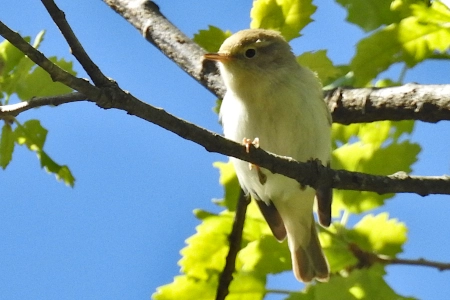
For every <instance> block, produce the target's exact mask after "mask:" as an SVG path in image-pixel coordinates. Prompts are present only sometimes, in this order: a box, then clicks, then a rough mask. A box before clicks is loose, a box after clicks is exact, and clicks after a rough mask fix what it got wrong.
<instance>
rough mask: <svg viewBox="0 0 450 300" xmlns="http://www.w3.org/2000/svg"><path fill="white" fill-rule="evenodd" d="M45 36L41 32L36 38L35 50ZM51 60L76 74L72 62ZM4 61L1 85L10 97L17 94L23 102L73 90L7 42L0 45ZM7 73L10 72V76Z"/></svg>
mask: <svg viewBox="0 0 450 300" xmlns="http://www.w3.org/2000/svg"><path fill="white" fill-rule="evenodd" d="M44 34H45V31H41V32H39V34H38V35H37V36H36V38H35V40H34V42H33V46H34V47H35V48H37V47H38V46H39V45H40V43H41V42H42V41H43V38H44ZM26 39H27V41H29V40H30V38H26ZM2 46H3V47H2ZM49 59H50V61H51V62H53V63H55V64H56V65H57V66H59V67H61V68H62V69H63V70H65V71H67V72H68V73H70V74H72V75H75V74H76V73H75V71H74V70H73V66H72V62H67V61H65V60H64V59H57V58H56V57H50V58H49ZM2 60H3V61H5V63H6V67H5V69H4V71H3V75H4V76H3V77H2V78H1V79H0V83H1V85H2V91H3V92H4V93H6V94H7V95H8V96H10V95H12V94H14V93H16V94H17V95H18V97H19V98H20V99H21V100H29V99H31V98H32V97H44V96H54V95H60V94H66V93H69V92H70V91H72V89H71V88H69V87H67V86H65V85H63V84H62V83H59V82H54V81H53V80H52V78H51V77H50V75H48V73H47V72H45V71H44V70H43V69H42V68H41V67H38V66H36V65H35V64H34V62H33V61H31V60H30V59H29V58H28V57H26V56H25V55H23V54H22V53H21V52H20V51H19V50H17V49H16V48H14V46H11V45H10V44H8V43H6V42H3V43H2V44H0V62H1V61H2ZM0 66H1V64H0ZM0 69H1V68H0ZM11 71H13V72H11ZM5 72H8V74H7V73H5Z"/></svg>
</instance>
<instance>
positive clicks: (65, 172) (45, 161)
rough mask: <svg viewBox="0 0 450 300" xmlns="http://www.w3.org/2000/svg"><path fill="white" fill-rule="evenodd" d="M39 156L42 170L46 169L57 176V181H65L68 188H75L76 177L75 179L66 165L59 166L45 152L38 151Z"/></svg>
mask: <svg viewBox="0 0 450 300" xmlns="http://www.w3.org/2000/svg"><path fill="white" fill-rule="evenodd" d="M37 155H38V158H39V159H40V161H41V167H42V168H44V169H45V170H46V171H47V172H49V173H53V174H55V176H56V179H58V180H62V181H64V183H65V184H67V185H68V186H71V187H73V186H74V184H75V177H73V175H72V173H71V172H70V170H69V167H68V166H66V165H63V166H61V165H59V164H57V163H56V162H55V161H54V160H53V159H51V158H50V156H48V155H47V153H45V152H44V151H43V150H41V151H37Z"/></svg>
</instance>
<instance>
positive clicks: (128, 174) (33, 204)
mask: <svg viewBox="0 0 450 300" xmlns="http://www.w3.org/2000/svg"><path fill="white" fill-rule="evenodd" d="M57 4H58V5H60V7H61V8H62V9H63V10H65V12H66V16H67V19H68V21H69V22H70V24H71V25H72V26H73V29H74V31H75V33H76V34H77V36H78V37H79V39H80V41H81V42H82V44H83V45H84V46H85V49H86V50H87V52H88V53H89V54H90V55H91V57H92V58H93V60H94V61H95V62H96V63H97V64H98V65H99V67H100V68H101V69H102V70H103V71H104V73H105V74H106V75H107V76H109V77H111V78H114V79H115V80H116V81H117V82H118V83H119V85H120V86H121V87H122V88H124V89H126V90H129V91H131V92H132V93H133V94H134V95H135V96H137V97H139V98H140V99H142V100H144V101H146V102H148V103H150V104H152V105H154V106H158V107H163V108H164V109H165V110H167V111H168V112H170V113H172V114H174V115H176V116H178V117H181V118H184V119H186V120H188V121H190V122H193V123H196V124H198V125H200V126H203V127H206V128H208V129H210V130H213V131H216V132H221V128H220V126H219V124H218V123H217V116H216V115H215V114H214V113H213V112H212V107H213V106H214V103H215V97H214V96H213V95H212V94H210V93H209V92H208V91H206V90H205V89H204V88H203V87H201V86H200V85H199V84H197V83H196V82H195V81H194V80H193V79H191V78H189V76H187V75H186V74H185V73H184V72H182V71H180V69H178V67H177V66H176V65H174V64H173V63H172V62H171V61H170V60H168V59H167V58H165V57H164V56H163V55H162V54H161V53H159V52H158V51H157V50H155V49H154V47H153V46H152V45H150V44H149V43H147V42H146V41H145V40H144V39H143V38H142V36H141V35H140V33H139V32H137V31H136V30H135V29H134V28H133V27H132V26H131V25H129V24H128V23H127V22H126V21H125V20H123V19H122V18H121V17H120V16H119V15H117V14H116V13H115V12H114V11H112V10H111V9H110V8H109V7H108V6H106V5H105V4H104V3H103V2H101V1H88V0H79V1H67V0H65V1H57ZM158 4H159V6H160V8H161V11H162V12H163V13H164V14H165V15H166V16H167V17H168V18H169V19H170V20H171V21H172V22H173V23H174V24H176V25H177V26H179V27H180V28H181V30H182V31H184V32H185V33H186V34H187V35H188V36H192V35H193V34H194V33H195V32H196V31H197V30H198V29H204V28H207V26H208V25H215V26H218V27H220V28H222V29H229V30H231V31H232V32H235V31H237V30H240V29H244V28H248V26H249V22H250V18H249V10H250V7H251V1H245V2H244V1H227V2H223V1H206V0H198V1H175V0H166V1H159V3H158ZM316 5H318V7H319V9H318V11H317V13H316V14H315V15H314V19H315V20H316V21H317V22H315V23H312V24H310V25H309V26H308V27H307V28H306V30H305V31H304V36H303V37H302V38H299V39H297V40H295V41H293V42H292V45H293V47H294V52H295V53H297V54H300V53H302V52H303V51H310V50H318V49H329V52H328V53H329V56H330V57H331V58H332V59H333V60H334V61H335V62H336V63H347V62H348V61H349V59H350V58H351V57H352V55H353V53H354V45H355V42H356V41H357V40H359V39H360V38H361V36H362V34H363V33H362V32H361V31H360V30H359V29H358V28H356V27H354V26H352V25H348V24H345V23H344V19H345V12H344V11H343V9H341V8H340V7H339V6H338V5H335V4H334V3H332V2H330V1H325V0H320V1H316ZM0 20H2V21H3V22H4V23H5V24H7V25H8V26H10V27H11V28H12V29H14V30H17V31H20V33H21V34H23V35H29V36H35V35H36V34H37V33H38V32H39V31H40V30H41V29H46V30H47V34H46V36H45V41H44V42H43V44H42V47H41V50H42V51H43V52H44V53H45V54H47V55H57V56H59V57H65V58H66V59H70V60H74V59H73V58H72V57H71V55H70V53H69V49H68V46H67V45H66V43H65V41H64V40H63V39H62V37H61V35H60V34H59V32H58V30H57V29H56V27H55V25H54V24H53V23H52V21H51V20H50V18H49V17H48V15H47V13H46V11H45V9H44V8H43V6H42V4H41V3H40V2H39V1H13V0H4V1H3V3H2V8H1V10H0ZM75 68H76V70H77V71H78V72H79V74H78V75H79V76H82V77H86V75H85V74H84V73H83V72H82V70H81V68H80V67H79V66H78V65H76V67H75ZM390 72H392V74H398V69H397V68H393V70H390ZM396 72H397V73H396ZM449 75H450V68H449V63H442V62H430V63H427V64H424V65H420V66H418V67H416V68H414V69H413V70H412V71H410V72H409V73H408V75H407V77H406V81H407V82H418V83H424V84H431V83H448V78H450V76H449ZM32 118H37V119H40V120H41V122H42V124H43V125H44V126H45V127H46V128H47V129H48V130H49V134H48V137H47V143H46V145H45V150H46V151H47V153H49V154H50V156H51V157H52V158H53V159H54V160H56V161H57V162H58V163H60V164H67V165H69V166H70V168H71V170H72V172H73V174H74V175H75V177H76V179H77V181H76V184H75V188H73V189H71V188H68V187H66V186H65V185H64V184H62V183H60V182H57V181H56V180H55V179H54V177H53V175H49V174H47V173H46V172H45V171H43V170H41V169H40V166H39V163H38V161H37V159H36V157H35V154H33V153H31V152H29V151H28V150H26V149H23V148H22V147H17V148H16V150H15V153H14V159H13V162H12V163H11V164H10V165H9V166H8V168H7V170H6V171H2V172H0V191H1V197H0V240H1V242H0V269H1V270H2V272H0V282H2V284H1V285H0V298H2V299H149V297H150V295H151V294H152V293H153V292H154V291H155V289H156V287H158V286H160V285H163V284H166V283H169V282H171V281H172V278H173V276H174V275H176V274H177V273H178V271H179V267H178V266H177V264H176V262H177V261H178V260H179V258H180V255H179V250H180V249H181V248H182V247H183V246H184V241H185V239H186V238H187V237H189V236H190V235H192V234H193V233H194V232H195V226H196V225H197V224H198V222H197V220H196V219H195V218H194V216H193V214H192V210H193V209H195V208H202V209H207V210H213V211H217V208H216V207H215V206H214V205H213V204H211V199H213V198H220V197H221V196H222V189H221V186H220V185H219V184H218V172H217V170H216V169H214V168H213V167H212V163H213V162H214V161H226V160H227V158H226V157H224V156H222V155H218V154H211V153H209V152H207V151H205V150H204V149H203V148H202V147H200V146H198V145H195V144H193V143H191V142H188V141H185V140H182V139H180V138H179V137H178V136H176V135H174V134H172V133H170V132H167V131H165V130H163V129H161V128H159V127H157V126H155V125H153V124H150V123H146V122H144V121H142V120H139V119H137V118H135V117H132V116H128V115H126V114H125V113H124V112H121V111H114V110H108V111H105V110H103V109H99V108H98V107H96V106H95V105H93V104H91V103H75V104H67V105H63V106H60V107H56V108H49V107H45V108H40V109H36V110H33V111H29V112H26V113H24V114H22V115H20V116H19V120H20V121H22V122H25V121H26V120H28V119H32ZM449 133H450V125H449V122H440V123H438V124H437V125H435V124H424V123H420V122H418V123H417V126H416V130H415V132H414V134H413V136H412V139H413V140H414V141H417V142H419V143H420V144H421V145H422V148H423V151H422V153H421V154H420V157H419V162H418V163H416V165H415V166H414V174H422V175H442V174H445V173H447V174H448V173H450V172H449V168H450V150H449V149H450V138H449ZM448 201H449V197H448V196H429V197H425V198H422V197H420V196H417V195H409V194H405V195H399V196H397V197H396V198H394V199H393V200H391V201H389V202H388V204H387V205H386V207H385V208H383V209H387V210H388V211H389V213H390V216H391V217H394V218H398V219H399V220H400V221H402V222H405V223H406V224H407V226H408V228H409V241H408V243H407V244H406V245H405V253H404V254H403V255H402V257H404V258H419V257H424V258H427V259H432V260H439V261H450V256H449V255H448V253H450V239H449V238H450V237H449V233H448V230H447V227H448V225H447V222H446V221H447V218H446V216H445V212H446V211H448V210H449V203H448ZM357 220H358V217H357V216H352V217H351V218H350V221H351V222H352V223H355V222H357ZM387 270H388V275H387V280H388V282H389V283H390V284H391V285H392V286H393V288H394V289H395V290H396V291H397V292H399V293H400V294H403V295H411V296H415V297H418V298H420V299H443V298H444V295H448V294H450V285H449V284H448V282H449V280H450V272H443V273H442V272H439V271H437V270H434V269H427V268H419V267H405V266H391V267H388V268H387ZM270 286H272V287H274V288H275V287H277V288H287V289H295V288H300V286H299V284H298V283H297V282H296V281H295V280H294V278H293V276H292V274H291V273H290V272H287V273H286V275H283V276H278V277H276V278H271V279H270ZM270 299H279V298H276V297H271V298H270Z"/></svg>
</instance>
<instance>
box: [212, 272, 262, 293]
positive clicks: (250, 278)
mask: <svg viewBox="0 0 450 300" xmlns="http://www.w3.org/2000/svg"><path fill="white" fill-rule="evenodd" d="M265 294H266V277H265V276H261V275H259V274H256V273H246V272H238V273H236V274H234V278H233V281H232V282H231V284H230V294H229V295H228V296H227V300H262V299H264V296H265ZM212 299H214V298H212Z"/></svg>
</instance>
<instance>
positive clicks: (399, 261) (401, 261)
mask: <svg viewBox="0 0 450 300" xmlns="http://www.w3.org/2000/svg"><path fill="white" fill-rule="evenodd" d="M378 258H379V260H380V261H381V262H383V263H385V264H389V265H409V266H422V267H430V268H435V269H438V270H439V271H450V263H443V262H438V261H432V260H427V259H424V258H419V259H406V258H386V257H382V256H379V257H378Z"/></svg>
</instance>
